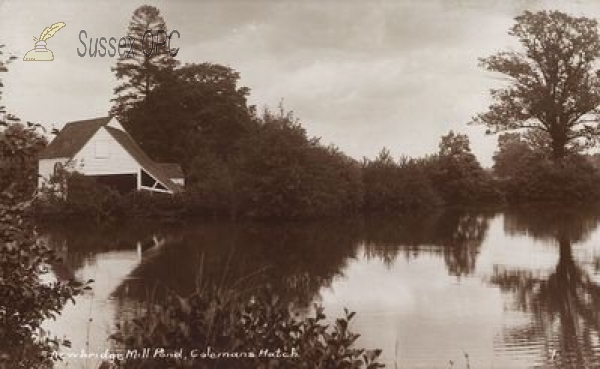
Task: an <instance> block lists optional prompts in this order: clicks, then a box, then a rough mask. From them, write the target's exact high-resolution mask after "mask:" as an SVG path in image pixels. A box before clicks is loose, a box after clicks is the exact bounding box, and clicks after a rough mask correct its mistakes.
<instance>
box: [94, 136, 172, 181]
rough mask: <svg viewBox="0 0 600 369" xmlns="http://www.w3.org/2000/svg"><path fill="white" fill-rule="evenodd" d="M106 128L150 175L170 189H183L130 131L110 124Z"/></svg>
mask: <svg viewBox="0 0 600 369" xmlns="http://www.w3.org/2000/svg"><path fill="white" fill-rule="evenodd" d="M104 128H105V129H106V130H107V131H108V133H110V135H111V136H113V137H114V138H115V140H117V142H119V144H120V145H121V146H122V147H123V148H124V149H125V150H127V152H128V153H129V155H131V156H132V157H133V158H134V159H135V160H136V161H137V162H138V164H139V165H140V166H141V167H142V168H144V170H146V171H147V172H148V173H149V174H150V175H152V176H153V177H154V178H156V179H157V180H158V181H159V182H160V183H162V184H163V185H164V186H165V187H167V188H168V189H169V190H170V191H173V192H181V191H182V188H181V186H180V185H178V184H177V183H175V182H173V181H171V178H170V177H169V176H168V175H167V174H166V173H165V172H164V171H163V170H162V169H161V167H160V165H158V164H156V163H155V162H154V161H152V159H150V157H148V155H146V153H145V152H144V150H142V148H141V147H140V146H139V145H138V144H137V143H136V142H135V141H134V140H133V138H132V137H131V136H130V135H129V133H127V132H125V131H121V130H120V129H117V128H114V127H110V126H105V127H104Z"/></svg>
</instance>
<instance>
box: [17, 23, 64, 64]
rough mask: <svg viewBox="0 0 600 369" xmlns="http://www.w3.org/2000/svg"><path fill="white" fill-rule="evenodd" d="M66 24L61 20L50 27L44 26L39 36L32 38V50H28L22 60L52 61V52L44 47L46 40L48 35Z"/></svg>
mask: <svg viewBox="0 0 600 369" xmlns="http://www.w3.org/2000/svg"><path fill="white" fill-rule="evenodd" d="M64 26H66V24H64V23H63V22H58V23H54V24H53V25H51V26H50V27H46V28H45V29H44V30H43V31H42V34H41V35H40V38H39V39H38V38H36V37H34V38H33V41H36V43H35V47H34V48H33V49H32V50H29V51H28V52H27V54H25V56H24V57H23V60H24V61H52V60H54V54H53V53H52V50H49V49H48V48H46V45H47V44H46V40H48V39H49V38H50V37H52V36H54V34H55V33H56V32H58V31H59V30H60V29H61V28H63V27H64Z"/></svg>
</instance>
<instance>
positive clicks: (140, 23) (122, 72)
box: [111, 5, 178, 118]
mask: <svg viewBox="0 0 600 369" xmlns="http://www.w3.org/2000/svg"><path fill="white" fill-rule="evenodd" d="M146 31H152V34H153V35H154V41H153V40H152V37H150V35H149V34H148V35H146V37H144V33H145V32H146ZM127 35H128V36H129V37H131V38H133V39H134V40H135V41H134V43H133V48H132V52H131V53H129V52H128V53H126V54H125V55H124V56H123V57H119V59H118V61H117V64H116V66H115V67H113V68H112V70H113V72H115V74H116V77H117V80H118V83H119V84H118V86H117V87H116V88H115V90H114V92H115V95H116V97H115V98H114V99H113V100H112V101H113V102H114V105H113V107H112V110H111V113H112V114H114V115H116V116H118V117H119V118H123V113H124V112H125V111H127V110H128V109H129V108H131V107H132V106H133V105H134V104H135V103H137V102H139V101H144V100H145V99H146V97H147V96H148V94H149V93H150V91H151V90H152V89H154V87H155V86H156V85H157V74H158V73H160V72H161V71H163V70H165V69H167V70H170V69H173V68H175V67H176V66H177V64H178V62H177V60H175V59H174V58H173V57H172V56H171V54H170V53H169V50H168V45H169V43H168V42H166V40H167V37H168V36H169V33H168V30H167V26H166V23H165V20H164V19H163V17H162V15H161V14H160V11H159V10H158V9H157V8H155V7H153V6H150V5H143V6H140V7H139V8H137V9H136V10H135V12H134V13H133V16H132V18H131V22H130V23H129V28H128V32H127ZM142 40H143V41H144V43H143V44H142ZM153 42H154V43H153ZM159 44H160V46H158V45H159ZM121 46H122V45H121ZM153 46H154V49H153V50H152V53H151V54H149V51H150V50H151V49H152V48H153ZM126 49H127V50H129V45H127V47H126ZM148 54H149V55H148Z"/></svg>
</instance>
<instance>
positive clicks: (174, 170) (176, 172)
mask: <svg viewBox="0 0 600 369" xmlns="http://www.w3.org/2000/svg"><path fill="white" fill-rule="evenodd" d="M156 165H157V166H158V167H159V168H160V169H161V170H162V171H163V173H165V174H166V175H167V176H168V177H169V178H184V175H183V170H182V169H181V165H179V164H177V163H156Z"/></svg>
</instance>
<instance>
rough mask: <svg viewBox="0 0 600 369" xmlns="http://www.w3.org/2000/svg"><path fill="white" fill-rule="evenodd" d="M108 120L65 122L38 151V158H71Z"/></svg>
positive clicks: (106, 118)
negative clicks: (57, 132)
mask: <svg viewBox="0 0 600 369" xmlns="http://www.w3.org/2000/svg"><path fill="white" fill-rule="evenodd" d="M109 121H110V118H109V117H103V118H95V119H88V120H80V121H76V122H71V123H67V124H66V125H65V126H64V127H63V129H62V130H61V131H60V133H59V134H58V136H56V138H54V140H52V142H51V143H50V145H48V146H47V147H46V148H45V149H44V151H42V152H41V153H40V157H39V158H40V159H56V158H72V157H73V156H74V155H75V154H77V153H78V152H79V150H81V148H82V147H83V145H85V144H86V143H87V142H88V141H89V139H90V138H92V137H93V136H94V134H95V133H96V131H98V129H99V128H100V127H102V126H103V125H105V124H107V123H108V122H109Z"/></svg>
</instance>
